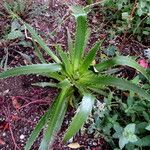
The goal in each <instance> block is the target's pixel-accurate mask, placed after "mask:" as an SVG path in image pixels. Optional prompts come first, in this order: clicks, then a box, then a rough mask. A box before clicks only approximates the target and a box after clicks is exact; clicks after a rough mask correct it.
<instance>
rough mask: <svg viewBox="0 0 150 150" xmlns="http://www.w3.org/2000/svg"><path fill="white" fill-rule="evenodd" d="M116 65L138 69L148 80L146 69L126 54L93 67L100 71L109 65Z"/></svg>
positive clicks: (149, 78)
mask: <svg viewBox="0 0 150 150" xmlns="http://www.w3.org/2000/svg"><path fill="white" fill-rule="evenodd" d="M116 65H123V66H129V67H132V68H134V69H136V70H138V71H139V72H140V73H142V74H143V75H144V76H145V77H146V78H147V79H148V80H149V81H150V75H149V74H148V73H147V72H146V70H145V69H144V68H143V67H141V66H140V65H139V64H138V63H137V62H136V61H135V60H133V59H131V58H130V57H127V56H117V57H115V58H113V59H110V60H107V61H104V62H101V63H99V64H97V65H96V66H95V68H96V69H97V70H98V71H102V70H104V69H107V68H109V67H113V66H116Z"/></svg>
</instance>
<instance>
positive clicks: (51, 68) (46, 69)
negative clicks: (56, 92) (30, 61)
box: [0, 63, 61, 78]
mask: <svg viewBox="0 0 150 150" xmlns="http://www.w3.org/2000/svg"><path fill="white" fill-rule="evenodd" d="M60 70H61V65H59V64H56V63H52V64H34V65H28V66H22V67H16V68H13V69H10V70H7V71H4V72H2V73H0V78H7V77H12V76H19V75H26V74H44V73H52V72H57V71H60Z"/></svg>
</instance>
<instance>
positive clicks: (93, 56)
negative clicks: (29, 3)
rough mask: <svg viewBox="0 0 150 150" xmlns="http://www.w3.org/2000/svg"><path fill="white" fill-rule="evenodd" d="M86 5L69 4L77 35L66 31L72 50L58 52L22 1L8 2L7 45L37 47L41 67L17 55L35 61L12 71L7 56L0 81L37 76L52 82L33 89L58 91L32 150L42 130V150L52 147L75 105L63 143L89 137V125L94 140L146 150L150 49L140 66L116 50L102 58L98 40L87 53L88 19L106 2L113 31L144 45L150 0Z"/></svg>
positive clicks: (29, 143)
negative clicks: (127, 72)
mask: <svg viewBox="0 0 150 150" xmlns="http://www.w3.org/2000/svg"><path fill="white" fill-rule="evenodd" d="M87 3H88V4H89V5H88V6H85V7H82V6H74V5H68V6H67V7H68V8H69V11H70V12H71V15H72V16H73V17H74V19H75V21H76V31H75V34H74V36H72V35H71V33H70V32H69V30H67V46H66V47H67V49H65V50H64V49H63V48H62V45H61V44H57V43H56V44H55V45H54V47H55V49H56V52H53V51H52V50H51V49H50V48H49V46H47V44H46V43H45V42H44V40H43V38H42V37H41V36H40V35H39V34H38V32H37V31H36V30H35V29H34V28H33V27H32V26H31V25H30V24H29V23H27V21H26V19H25V18H24V17H23V16H24V14H25V15H26V14H27V13H26V11H25V10H26V9H25V6H26V5H22V4H23V3H20V1H14V3H12V4H11V5H9V3H5V4H4V6H5V10H6V11H7V13H8V15H9V16H10V18H11V19H12V20H11V23H10V24H11V25H10V26H9V33H8V34H5V36H3V38H5V39H6V40H7V41H8V42H10V41H11V40H16V39H18V38H21V39H22V40H21V41H19V43H17V44H20V43H21V44H22V46H27V47H30V46H32V44H33V45H34V49H35V50H34V51H35V54H36V56H37V57H38V59H39V61H40V63H38V64H32V63H31V61H30V57H29V56H27V55H26V54H24V53H22V52H18V53H19V54H20V55H21V56H22V57H24V58H25V59H27V60H28V62H30V63H29V64H28V65H26V66H21V67H14V68H12V69H7V67H6V63H5V62H7V59H8V56H6V57H4V59H2V61H1V64H2V65H1V66H2V68H3V69H4V70H5V71H2V72H1V73H0V78H1V79H3V78H8V77H14V76H20V75H30V74H38V75H40V76H43V77H47V78H51V79H53V80H50V82H38V83H34V84H33V86H39V87H43V88H44V87H53V88H57V89H58V91H59V92H58V96H56V98H55V99H54V101H53V103H52V104H50V107H49V108H48V110H47V111H46V112H45V114H44V115H43V116H42V117H41V119H40V120H39V122H38V123H37V125H36V126H35V128H34V130H33V131H32V133H31V135H30V137H29V139H28V140H27V142H26V145H25V147H24V149H25V150H29V149H31V147H32V145H33V143H34V142H35V140H36V138H38V135H39V134H40V132H41V131H42V130H43V129H44V130H43V138H42V140H41V143H40V145H39V149H41V150H48V149H51V147H52V146H53V142H54V141H55V140H56V135H57V133H58V131H59V130H60V129H61V126H62V124H63V120H64V118H65V114H66V113H67V111H68V107H70V106H71V107H72V109H75V115H74V117H73V118H72V121H71V122H70V125H69V127H68V128H67V129H66V132H65V134H64V135H63V137H62V141H63V142H64V143H66V142H68V141H69V140H70V139H71V138H72V137H73V136H74V135H75V134H76V133H78V132H79V130H81V131H83V133H84V130H83V129H84V127H83V126H84V124H85V123H87V124H88V127H87V128H86V129H85V130H87V132H88V133H89V134H93V135H94V137H95V138H98V137H103V138H104V139H105V140H106V141H107V142H108V143H109V144H110V146H111V148H112V149H115V150H118V149H147V148H149V146H150V140H149V139H150V134H149V133H150V113H149V109H150V86H149V82H150V70H149V61H150V52H149V49H146V50H145V51H144V54H145V57H146V58H147V60H146V59H144V64H143V61H141V62H139V63H138V62H137V58H138V56H132V57H131V56H122V55H120V53H118V52H116V51H113V54H112V55H111V56H110V55H109V56H108V57H105V58H102V57H98V56H97V53H98V52H100V51H102V45H103V43H104V42H105V40H104V39H101V40H97V41H96V43H94V45H93V46H92V48H91V49H90V50H89V51H88V52H87V51H86V48H87V47H88V39H89V37H90V29H89V27H88V21H87V20H88V15H89V13H90V12H91V11H92V9H93V7H94V6H97V5H99V4H101V6H100V8H101V9H103V13H104V16H106V18H105V19H106V20H107V21H108V20H111V21H110V22H109V23H110V24H113V25H114V26H113V28H109V29H108V30H109V31H108V32H110V30H113V32H115V34H116V35H117V34H123V36H124V38H126V36H128V35H129V37H131V36H133V35H134V37H137V39H138V40H139V41H140V40H141V39H142V37H144V36H146V37H147V38H148V36H149V28H148V24H149V13H150V12H149V11H150V10H149V7H148V6H149V1H148V0H147V1H142V0H141V1H137V0H135V1H127V0H125V1H120V0H118V1H113V0H107V1H103V2H95V3H94V0H93V1H90V0H89V1H87ZM27 8H29V7H27ZM114 11H115V12H116V13H115V14H114ZM32 14H33V13H32ZM106 14H110V15H106ZM2 15H4V14H2ZM24 31H25V34H26V33H27V32H29V33H30V35H31V39H30V44H29V43H27V42H26V41H25V38H27V35H25V34H24V33H23V32H24ZM39 47H40V48H42V50H43V51H44V53H46V54H47V55H49V56H50V57H51V60H50V61H48V60H47V59H45V57H44V56H43V55H42V54H43V53H42V52H41V51H40V48H39ZM5 50H6V51H7V49H5ZM122 66H123V67H129V68H133V69H134V71H135V75H134V77H133V78H132V79H130V80H129V79H127V78H125V79H123V76H120V72H121V71H122V69H120V68H121V67H122Z"/></svg>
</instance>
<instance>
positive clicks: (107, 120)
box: [89, 75, 150, 150]
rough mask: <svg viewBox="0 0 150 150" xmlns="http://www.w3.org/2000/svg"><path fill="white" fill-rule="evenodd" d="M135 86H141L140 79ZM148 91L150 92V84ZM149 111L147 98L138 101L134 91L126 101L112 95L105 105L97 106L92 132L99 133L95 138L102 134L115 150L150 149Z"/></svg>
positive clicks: (105, 100) (106, 99) (135, 79)
mask: <svg viewBox="0 0 150 150" xmlns="http://www.w3.org/2000/svg"><path fill="white" fill-rule="evenodd" d="M132 82H133V83H136V84H139V83H141V79H140V77H139V75H138V76H136V77H135V78H134V79H133V81H132ZM145 85H146V84H145ZM145 87H146V90H147V91H149V90H150V86H149V84H148V85H147V86H145ZM139 92H140V91H139ZM122 94H123V93H122ZM113 95H114V96H113ZM122 96H123V95H122ZM149 110H150V103H149V102H148V101H146V100H145V99H143V98H138V97H136V98H135V95H134V93H133V92H132V91H130V93H129V95H128V97H127V98H125V97H124V98H123V99H121V98H120V95H118V96H117V95H116V94H115V92H113V91H112V92H110V94H109V95H108V97H105V98H104V103H103V104H102V103H100V102H99V101H98V102H97V103H95V108H94V111H93V116H94V117H93V118H94V121H93V123H91V126H90V127H89V129H90V131H92V132H94V131H93V130H96V132H95V135H97V134H100V133H101V134H102V136H103V137H104V139H105V140H106V141H108V142H109V143H110V145H111V146H112V148H113V149H117V148H120V149H123V148H124V149H127V150H130V149H137V150H138V149H141V148H142V149H146V148H148V147H149V146H150V141H149V138H150V137H149V131H150V130H149V129H150V125H149V124H150V113H149ZM116 139H117V140H116Z"/></svg>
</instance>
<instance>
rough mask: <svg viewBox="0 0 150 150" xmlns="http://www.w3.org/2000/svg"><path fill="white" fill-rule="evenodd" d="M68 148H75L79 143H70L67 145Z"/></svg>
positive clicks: (78, 146)
mask: <svg viewBox="0 0 150 150" xmlns="http://www.w3.org/2000/svg"><path fill="white" fill-rule="evenodd" d="M68 147H69V148H73V149H76V148H80V147H81V145H80V144H79V143H77V142H76V143H71V144H69V145H68Z"/></svg>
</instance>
